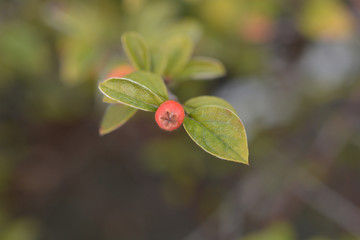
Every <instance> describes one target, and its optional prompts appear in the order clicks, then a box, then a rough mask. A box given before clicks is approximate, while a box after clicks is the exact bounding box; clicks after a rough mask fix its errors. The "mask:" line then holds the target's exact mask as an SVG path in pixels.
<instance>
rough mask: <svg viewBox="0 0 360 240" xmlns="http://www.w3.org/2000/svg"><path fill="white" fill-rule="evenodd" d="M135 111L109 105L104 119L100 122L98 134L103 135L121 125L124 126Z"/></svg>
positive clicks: (119, 105) (126, 107)
mask: <svg viewBox="0 0 360 240" xmlns="http://www.w3.org/2000/svg"><path fill="white" fill-rule="evenodd" d="M136 111H137V109H135V108H132V107H128V106H126V105H123V104H111V105H109V106H108V107H107V109H106V112H105V114H104V117H103V119H102V121H101V125H100V129H99V133H100V135H105V134H107V133H110V132H112V131H114V130H116V129H118V128H119V127H121V126H122V125H124V124H125V123H126V122H127V121H128V120H129V119H130V118H131V117H132V116H133V115H134V114H135V113H136Z"/></svg>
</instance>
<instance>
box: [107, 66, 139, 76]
mask: <svg viewBox="0 0 360 240" xmlns="http://www.w3.org/2000/svg"><path fill="white" fill-rule="evenodd" d="M134 70H135V69H134V68H133V67H132V66H130V65H128V64H123V65H119V66H117V67H115V68H113V69H112V70H111V72H110V73H109V74H108V75H107V76H106V78H112V77H123V76H125V75H128V74H130V73H132V72H133V71H134Z"/></svg>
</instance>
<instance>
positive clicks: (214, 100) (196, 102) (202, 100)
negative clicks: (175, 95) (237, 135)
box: [184, 96, 236, 114]
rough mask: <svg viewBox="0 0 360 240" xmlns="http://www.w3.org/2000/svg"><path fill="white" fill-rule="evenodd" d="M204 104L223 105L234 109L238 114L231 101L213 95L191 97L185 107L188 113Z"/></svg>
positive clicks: (231, 109)
mask: <svg viewBox="0 0 360 240" xmlns="http://www.w3.org/2000/svg"><path fill="white" fill-rule="evenodd" d="M203 106H218V107H223V108H226V109H229V110H230V111H233V112H234V113H235V114H236V110H235V108H234V107H233V106H231V105H230V103H228V102H227V101H225V100H224V99H222V98H218V97H213V96H201V97H195V98H191V99H189V100H188V101H186V102H185V104H184V108H185V111H186V112H187V113H191V112H192V111H194V110H195V109H196V108H198V107H203Z"/></svg>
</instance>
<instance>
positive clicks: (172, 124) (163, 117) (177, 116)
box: [155, 100, 185, 131]
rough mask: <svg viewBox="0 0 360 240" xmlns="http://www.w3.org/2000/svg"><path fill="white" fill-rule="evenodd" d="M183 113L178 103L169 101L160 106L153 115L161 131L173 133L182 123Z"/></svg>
mask: <svg viewBox="0 0 360 240" xmlns="http://www.w3.org/2000/svg"><path fill="white" fill-rule="evenodd" d="M184 117H185V112H184V108H183V107H182V106H181V104H180V103H178V102H175V101H173V100H169V101H166V102H164V103H163V104H161V105H160V107H159V108H158V109H157V111H156V113H155V121H156V123H157V124H158V125H159V127H160V128H161V129H164V130H166V131H174V130H176V129H178V128H179V127H180V126H181V124H182V123H183V121H184Z"/></svg>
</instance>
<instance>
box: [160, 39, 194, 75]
mask: <svg viewBox="0 0 360 240" xmlns="http://www.w3.org/2000/svg"><path fill="white" fill-rule="evenodd" d="M164 48H165V54H166V56H167V65H166V68H165V76H167V77H174V76H176V74H178V73H180V72H181V71H182V70H183V69H184V67H185V66H186V64H187V63H188V62H189V59H190V57H191V55H192V53H193V49H194V44H193V42H192V41H191V39H190V38H189V37H188V36H185V35H177V36H175V37H173V38H171V39H170V40H169V41H168V42H167V43H166V44H165V47H164Z"/></svg>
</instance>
